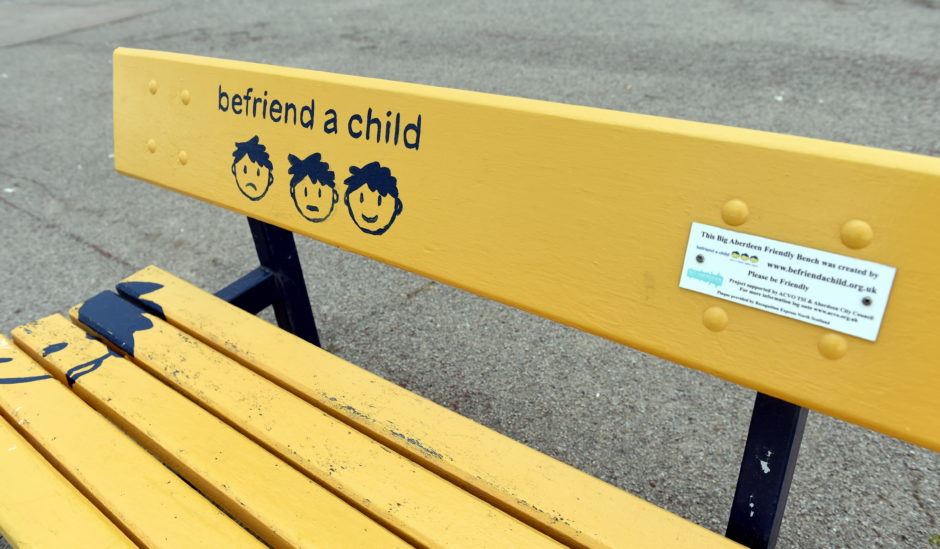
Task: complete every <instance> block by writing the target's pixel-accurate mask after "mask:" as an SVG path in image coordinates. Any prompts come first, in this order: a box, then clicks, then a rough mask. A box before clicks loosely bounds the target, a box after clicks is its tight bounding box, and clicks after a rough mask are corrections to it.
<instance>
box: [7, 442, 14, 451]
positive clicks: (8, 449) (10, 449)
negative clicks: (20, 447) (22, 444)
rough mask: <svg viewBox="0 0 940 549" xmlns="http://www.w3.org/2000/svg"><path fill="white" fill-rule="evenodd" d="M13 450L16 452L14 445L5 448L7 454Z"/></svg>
mask: <svg viewBox="0 0 940 549" xmlns="http://www.w3.org/2000/svg"><path fill="white" fill-rule="evenodd" d="M13 450H16V444H14V445H13V446H10V447H9V448H7V452H12V451H13Z"/></svg>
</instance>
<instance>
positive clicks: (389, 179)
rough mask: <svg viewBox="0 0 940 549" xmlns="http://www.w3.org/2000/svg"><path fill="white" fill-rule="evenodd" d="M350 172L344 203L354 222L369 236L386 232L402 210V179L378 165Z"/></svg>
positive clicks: (370, 165) (370, 164)
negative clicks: (400, 187) (399, 194)
mask: <svg viewBox="0 0 940 549" xmlns="http://www.w3.org/2000/svg"><path fill="white" fill-rule="evenodd" d="M349 173H350V174H352V175H350V176H349V177H348V178H346V181H345V183H346V185H347V187H346V196H345V197H344V199H343V201H344V202H345V203H346V207H347V208H348V209H349V216H350V217H352V220H353V223H355V224H356V226H357V227H359V229H360V230H361V231H362V232H364V233H367V234H382V233H384V232H385V231H387V230H388V228H389V227H391V226H392V223H393V222H394V221H395V218H397V217H398V216H399V215H400V214H401V211H402V202H401V199H400V198H399V197H398V180H397V179H396V178H395V177H394V176H393V175H392V171H391V170H389V169H388V168H386V167H383V166H382V165H381V164H379V163H378V162H371V163H369V164H366V165H365V166H363V167H361V168H358V167H356V166H350V167H349Z"/></svg>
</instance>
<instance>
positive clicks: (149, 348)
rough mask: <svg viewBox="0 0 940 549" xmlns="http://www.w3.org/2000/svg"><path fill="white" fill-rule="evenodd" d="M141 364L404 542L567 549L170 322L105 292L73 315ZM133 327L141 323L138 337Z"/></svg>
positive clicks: (136, 329)
mask: <svg viewBox="0 0 940 549" xmlns="http://www.w3.org/2000/svg"><path fill="white" fill-rule="evenodd" d="M70 314H71V316H72V318H73V320H75V321H77V322H80V323H81V324H82V325H83V326H84V327H86V328H88V329H91V330H93V331H96V332H97V333H99V334H106V335H107V337H108V339H109V340H110V341H111V342H112V343H113V344H115V345H119V346H120V348H121V349H122V350H124V351H129V350H130V349H133V358H134V361H135V362H137V363H138V364H140V365H141V366H143V367H144V368H145V369H147V370H148V371H149V372H151V373H152V374H154V375H155V376H157V377H159V378H160V379H162V380H163V381H164V382H166V383H168V384H170V385H171V386H173V387H174V388H176V389H177V390H178V391H180V392H182V393H184V394H185V395H187V396H188V397H189V398H191V399H193V400H195V401H197V402H199V403H200V404H201V405H202V406H203V407H205V408H206V409H208V410H210V411H212V412H213V413H215V414H216V415H217V416H219V417H221V418H223V419H225V420H226V421H227V422H228V423H229V424H230V425H232V426H234V427H235V428H237V429H239V430H240V431H242V432H244V433H245V434H247V435H248V436H250V437H251V438H253V439H254V440H256V441H258V442H259V443H261V444H262V445H264V446H265V447H267V448H268V449H270V450H271V451H273V452H274V453H275V454H277V455H278V456H280V457H281V458H282V459H284V460H285V461H288V462H289V463H291V464H293V465H294V466H295V467H297V468H299V469H301V470H303V471H306V472H307V473H308V474H309V475H310V476H312V477H313V478H315V479H317V480H318V482H320V483H322V484H324V485H325V486H328V487H330V488H331V489H332V490H334V491H336V492H337V493H339V494H341V495H342V496H343V497H344V499H346V500H347V501H348V502H350V503H352V504H353V505H355V506H356V507H357V508H359V509H361V510H363V511H364V512H365V513H366V514H368V515H369V516H371V517H372V518H374V519H375V520H377V521H379V522H380V523H382V525H383V526H385V527H386V528H389V529H391V530H393V531H394V532H396V533H397V534H399V535H400V536H402V537H403V538H404V539H406V540H407V541H409V542H412V543H414V544H417V545H421V546H427V547H533V548H534V547H557V546H558V544H557V543H555V542H554V541H553V540H552V539H550V538H549V537H547V536H545V535H544V534H542V533H540V532H538V531H536V530H533V529H532V528H530V527H528V526H526V525H525V524H523V523H521V522H519V521H517V520H515V519H513V518H511V517H510V516H508V515H506V514H504V513H503V512H501V511H499V510H498V509H496V508H494V507H492V506H490V505H489V504H487V503H485V502H483V501H481V500H479V499H477V498H475V497H473V496H472V495H470V494H469V493H467V492H465V491H464V490H461V489H460V488H458V487H456V486H454V485H453V484H451V483H449V482H447V481H446V480H444V479H442V478H440V477H438V476H437V475H435V474H433V473H432V472H430V471H428V470H426V469H424V468H422V467H420V466H419V465H417V464H415V463H414V462H412V461H410V460H408V459H406V458H404V457H402V456H400V455H399V454H396V453H394V452H392V451H391V450H389V449H388V448H386V447H385V446H382V445H381V444H379V443H377V442H375V441H374V440H372V439H371V438H369V437H367V436H366V435H363V434H362V433H360V432H358V431H356V430H355V429H353V428H351V427H350V426H348V425H346V424H344V423H342V422H340V421H337V420H336V419H335V418H333V417H332V416H330V415H328V414H326V413H325V412H323V411H321V410H319V409H318V408H315V407H313V406H311V405H310V404H308V403H307V402H305V401H303V400H302V399H300V398H298V397H296V396H295V395H293V394H291V393H290V392H288V391H286V390H284V389H282V388H280V387H278V386H277V385H275V384H274V383H271V382H270V381H268V380H266V379H264V378H263V377H261V376H259V375H258V374H256V373H254V372H251V371H250V370H248V369H247V368H244V367H242V366H241V365H240V364H239V363H238V362H236V361H234V360H232V359H230V358H228V357H226V356H225V355H223V354H221V353H219V352H217V351H215V350H214V349H212V348H211V347H209V346H207V345H205V344H203V343H201V342H199V341H198V340H196V339H194V338H193V337H191V336H189V335H187V334H185V333H182V332H180V331H179V330H177V329H176V328H174V327H173V326H171V325H170V324H167V323H166V322H163V321H162V320H160V319H159V318H157V317H155V316H152V315H143V314H142V312H141V311H140V310H139V309H137V308H135V307H133V306H131V305H130V304H128V303H127V302H125V301H123V300H121V299H120V298H118V297H117V296H116V295H114V294H111V293H108V292H103V293H101V294H99V295H97V296H95V297H93V298H91V299H89V300H88V301H86V302H85V303H84V304H82V305H81V306H80V307H75V308H73V309H72V311H71V313H70ZM128 326H133V328H132V331H131V330H128V328H127V327H128Z"/></svg>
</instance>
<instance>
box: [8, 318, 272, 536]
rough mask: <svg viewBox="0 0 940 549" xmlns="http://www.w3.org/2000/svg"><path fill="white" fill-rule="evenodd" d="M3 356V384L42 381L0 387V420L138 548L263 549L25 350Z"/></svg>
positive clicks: (16, 350)
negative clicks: (14, 429)
mask: <svg viewBox="0 0 940 549" xmlns="http://www.w3.org/2000/svg"><path fill="white" fill-rule="evenodd" d="M14 333H16V331H15V332H14ZM0 342H4V343H6V342H7V340H5V339H0ZM0 356H5V357H6V358H12V359H13V360H12V361H9V362H6V363H3V364H0V371H2V372H3V375H4V376H5V377H6V378H7V379H9V378H11V377H15V378H18V379H29V378H41V377H44V376H45V377H46V378H45V379H39V380H37V381H24V382H20V383H5V384H0V414H2V415H3V417H4V418H5V419H6V420H7V421H9V422H10V423H11V424H15V425H17V427H18V429H19V430H20V432H21V434H23V435H24V436H25V437H26V438H27V439H28V440H29V441H30V443H31V444H32V445H33V446H34V447H35V448H36V449H37V450H40V451H41V452H42V454H43V456H45V457H46V459H47V460H49V461H50V462H51V463H52V464H53V465H55V466H56V468H57V469H58V470H59V471H60V472H61V473H62V474H63V475H65V476H66V477H67V478H68V479H69V481H71V483H72V484H73V485H74V486H76V487H77V488H79V489H80V490H81V491H82V493H83V494H84V495H85V496H86V497H88V498H89V499H90V500H92V501H93V502H95V504H96V505H97V506H98V508H99V509H101V510H102V511H103V512H104V513H105V514H106V515H107V516H108V518H110V519H111V520H112V521H113V522H114V523H115V524H116V525H117V526H119V527H120V528H121V530H122V531H123V532H124V533H125V534H127V536H128V537H130V538H131V539H132V540H133V541H134V542H135V543H138V544H140V545H142V546H144V547H166V548H168V549H169V548H173V549H176V548H178V547H261V544H260V543H259V542H258V541H257V540H255V538H254V537H253V536H252V535H251V534H249V533H248V532H247V531H246V530H244V529H242V528H241V527H240V526H238V525H237V524H236V523H235V522H233V521H232V520H231V519H230V518H228V517H226V516H225V515H224V514H223V513H222V512H221V511H219V510H218V509H217V508H216V507H215V506H214V505H212V503H211V502H209V501H208V500H207V499H205V498H203V497H202V496H201V495H199V493H198V492H196V491H195V490H193V489H192V488H190V487H189V486H187V485H186V483H185V482H183V481H182V480H180V478H179V477H177V476H176V475H175V474H173V472H172V471H170V470H169V469H167V468H166V467H164V466H163V464H161V463H160V462H159V461H157V460H156V459H155V458H154V457H153V456H151V455H150V454H148V453H147V452H146V451H145V450H144V449H143V448H141V447H140V446H138V445H137V443H135V442H134V441H133V440H131V439H130V438H128V437H127V436H126V435H124V433H122V432H121V431H120V430H118V429H117V427H115V426H114V425H112V424H111V423H110V422H109V421H108V420H107V419H105V418H104V417H102V416H101V415H100V414H98V413H97V412H96V411H94V410H93V409H91V408H90V407H89V406H88V405H86V404H85V403H84V402H82V400H81V399H80V398H78V397H77V396H76V395H75V394H73V393H72V392H71V391H70V390H69V389H68V388H67V387H66V386H65V385H63V384H62V383H59V381H58V380H56V379H54V378H52V377H51V376H50V375H49V373H48V372H46V370H44V369H43V368H42V367H41V366H39V365H38V364H36V362H34V361H33V360H32V359H31V358H30V357H29V356H27V355H26V353H25V352H23V351H22V350H20V349H19V348H17V347H16V346H12V347H11V346H7V347H5V348H3V349H0ZM109 360H117V359H116V358H108V359H105V361H104V362H105V363H107V362H108V361H109ZM4 489H6V487H4Z"/></svg>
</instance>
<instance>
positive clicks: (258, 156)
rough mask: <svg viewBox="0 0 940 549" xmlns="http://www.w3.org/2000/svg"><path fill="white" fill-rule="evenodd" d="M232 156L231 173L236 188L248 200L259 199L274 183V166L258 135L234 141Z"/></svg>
mask: <svg viewBox="0 0 940 549" xmlns="http://www.w3.org/2000/svg"><path fill="white" fill-rule="evenodd" d="M232 156H233V157H235V160H234V161H233V162H232V175H234V176H235V184H236V185H237V186H238V190H239V191H241V193H242V194H243V195H245V196H246V197H248V198H249V199H250V200H261V198H263V197H264V195H265V193H267V192H268V189H269V188H270V187H271V184H272V183H274V174H273V173H272V172H273V171H274V166H273V165H272V164H271V159H270V157H269V156H268V153H267V151H265V147H264V145H262V144H261V143H260V142H259V141H258V136H257V135H256V136H254V137H252V138H251V139H249V140H248V141H243V142H236V143H235V152H233V153H232Z"/></svg>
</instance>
